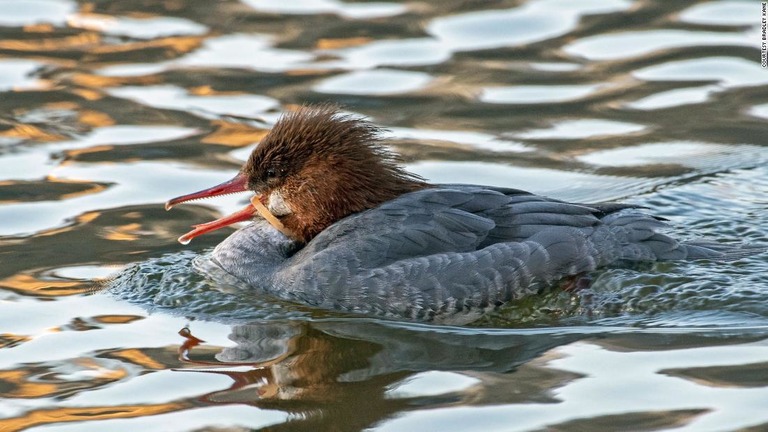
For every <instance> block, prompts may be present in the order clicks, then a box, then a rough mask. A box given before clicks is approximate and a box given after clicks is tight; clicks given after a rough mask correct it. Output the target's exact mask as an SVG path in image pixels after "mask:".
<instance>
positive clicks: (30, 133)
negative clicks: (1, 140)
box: [0, 124, 66, 142]
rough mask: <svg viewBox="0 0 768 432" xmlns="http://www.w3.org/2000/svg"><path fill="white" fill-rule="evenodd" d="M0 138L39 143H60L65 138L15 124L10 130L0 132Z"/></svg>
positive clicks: (35, 127) (36, 128) (26, 125)
mask: <svg viewBox="0 0 768 432" xmlns="http://www.w3.org/2000/svg"><path fill="white" fill-rule="evenodd" d="M0 137H8V138H21V139H28V140H33V141H40V142H51V141H62V140H64V139H66V137H64V136H62V135H59V134H54V133H50V132H46V131H44V130H42V129H40V128H39V127H37V126H32V125H28V124H17V125H15V126H14V127H12V128H11V129H8V130H4V131H2V132H0Z"/></svg>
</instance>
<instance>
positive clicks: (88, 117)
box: [78, 110, 115, 127]
mask: <svg viewBox="0 0 768 432" xmlns="http://www.w3.org/2000/svg"><path fill="white" fill-rule="evenodd" d="M78 119H79V120H80V123H82V124H84V125H88V126H91V127H103V126H112V125H114V124H115V121H114V120H113V119H112V117H110V116H109V115H108V114H106V113H103V112H99V111H91V110H83V111H80V114H79V118H78Z"/></svg>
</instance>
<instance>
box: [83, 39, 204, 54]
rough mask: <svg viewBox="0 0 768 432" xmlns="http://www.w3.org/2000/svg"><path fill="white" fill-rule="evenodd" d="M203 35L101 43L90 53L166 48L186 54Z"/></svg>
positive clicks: (192, 49) (201, 41)
mask: <svg viewBox="0 0 768 432" xmlns="http://www.w3.org/2000/svg"><path fill="white" fill-rule="evenodd" d="M204 40H205V37H201V36H174V37H168V38H163V39H151V40H146V41H140V42H129V43H125V44H122V45H101V46H97V47H94V48H93V49H92V50H91V51H90V53H91V54H114V53H125V52H131V51H137V52H140V51H145V50H147V49H158V48H162V49H166V50H170V51H174V52H175V53H176V54H186V53H188V52H190V51H194V50H196V49H198V48H199V47H200V45H202V43H203V41H204Z"/></svg>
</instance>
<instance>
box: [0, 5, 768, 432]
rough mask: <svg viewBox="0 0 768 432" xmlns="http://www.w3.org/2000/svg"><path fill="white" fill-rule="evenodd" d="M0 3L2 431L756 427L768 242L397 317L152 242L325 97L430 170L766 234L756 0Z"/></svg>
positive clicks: (718, 230) (226, 201) (184, 224)
mask: <svg viewBox="0 0 768 432" xmlns="http://www.w3.org/2000/svg"><path fill="white" fill-rule="evenodd" d="M1 3H2V7H3V13H2V14H0V93H2V95H1V96H2V97H0V204H2V205H0V221H2V224H0V430H2V431H21V430H25V431H26V430H30V431H37V430H40V431H43V430H44V431H47V432H50V431H78V432H80V431H102V430H140V429H144V430H147V431H150V430H151V431H169V430H170V431H190V430H216V428H228V429H226V430H260V429H267V428H268V429H270V430H349V431H354V430H363V429H371V430H381V431H402V430H483V431H488V430H626V429H631V430H659V429H675V430H691V431H694V430H695V431H698V430H734V429H740V428H748V427H752V428H754V430H762V429H765V428H766V427H768V426H767V425H768V416H767V415H766V411H765V409H764V407H765V405H766V403H768V390H766V388H768V383H767V382H766V378H765V374H764V372H763V370H764V369H765V365H766V363H768V352H766V349H765V347H766V340H768V339H766V337H768V331H767V330H766V329H768V322H767V320H768V306H766V305H768V276H767V275H768V258H767V257H766V256H765V255H761V256H755V257H750V258H745V259H742V260H739V261H737V262H734V263H730V264H727V265H724V264H719V263H708V262H696V263H661V264H657V265H653V266H642V267H638V268H631V269H618V268H615V269H605V270H602V271H599V272H596V273H595V274H593V275H592V286H591V287H590V288H589V289H586V290H582V291H580V292H577V293H571V292H563V291H561V290H558V289H557V288H553V289H552V290H551V291H549V292H546V293H544V294H543V295H542V296H540V297H538V298H535V299H529V300H527V301H525V302H521V303H518V304H513V305H510V306H508V307H506V308H504V309H502V310H500V311H498V312H497V313H495V314H493V315H491V316H488V317H487V318H486V319H485V320H483V321H482V322H480V323H477V324H476V325H475V326H473V327H471V328H446V327H432V326H419V325H405V324H400V323H395V322H378V321H372V320H368V319H365V318H359V317H339V316H337V315H333V314H328V313H326V312H322V311H315V310H311V309H308V308H305V307H302V306H300V305H291V304H283V303H278V302H274V301H270V300H269V299H262V298H256V297H255V296H253V295H252V294H251V293H247V292H246V293H244V292H242V291H238V290H235V289H232V287H231V286H228V285H227V284H226V283H225V282H224V281H219V282H218V283H213V282H212V281H211V280H210V279H206V278H205V277H203V276H201V274H200V273H198V272H195V271H193V270H192V269H193V267H194V266H195V265H198V264H197V262H196V260H195V257H196V256H198V255H199V254H200V253H201V252H203V251H204V250H206V249H208V248H210V247H212V246H213V245H215V244H217V243H218V242H219V241H221V240H222V239H223V238H224V236H226V235H227V231H226V230H224V231H222V232H220V233H219V232H217V233H213V234H211V235H209V236H205V237H201V238H200V239H199V241H196V244H195V245H194V246H192V247H191V248H185V247H182V246H180V245H178V244H177V243H176V241H175V239H176V238H177V237H178V235H179V234H180V233H183V232H186V231H187V228H188V226H189V225H191V224H193V223H196V222H198V221H200V220H210V219H213V218H215V217H216V216H217V215H220V214H222V213H228V212H231V211H233V210H235V209H237V208H239V207H240V206H241V205H242V202H241V200H242V199H243V198H241V197H237V196H230V197H224V198H222V199H219V200H215V201H208V202H205V203H202V204H191V205H187V206H183V207H179V208H178V209H177V210H175V211H174V212H173V213H166V212H165V211H164V210H163V208H162V203H163V202H164V201H165V200H166V199H167V198H168V197H171V196H176V195H179V194H181V193H183V192H186V191H189V190H195V189H200V188H203V187H205V186H208V185H210V184H215V183H217V182H220V181H223V180H226V179H228V178H230V177H231V175H232V173H233V172H234V171H235V170H237V169H238V167H239V166H240V164H241V163H242V161H243V160H244V159H245V157H246V156H247V155H248V153H249V152H250V150H251V149H252V146H253V145H254V143H256V142H258V140H259V139H261V137H263V136H264V134H265V133H266V132H267V131H268V129H269V127H270V125H271V124H273V123H274V121H276V119H277V118H278V116H279V115H280V113H281V112H282V111H284V110H286V109H291V108H292V107H295V106H297V105H299V104H302V103H318V102H327V101H330V102H335V103H338V104H341V105H344V106H345V107H346V108H347V109H348V110H350V111H352V112H356V113H360V114H364V115H367V116H370V117H372V118H373V120H374V121H375V122H377V123H379V124H381V125H382V126H385V127H387V128H389V129H391V134H390V137H391V141H390V142H391V144H392V146H393V147H394V148H395V149H396V150H397V151H398V152H399V153H401V154H402V155H403V158H404V160H405V163H406V165H407V166H408V167H409V169H412V170H413V171H415V172H417V173H419V174H421V175H423V176H425V177H427V178H429V179H430V180H433V181H436V182H467V183H483V184H495V185H504V186H510V187H518V188H523V189H529V190H533V191H535V192H539V193H545V194H548V195H551V196H554V197H557V198H563V199H569V200H573V201H583V202H588V201H602V200H612V199H621V200H624V201H630V202H633V203H637V204H642V205H644V206H647V207H649V208H650V209H651V210H652V211H653V212H654V213H656V214H660V215H662V216H664V217H667V218H669V219H671V221H672V223H673V225H674V226H675V228H674V230H675V234H676V235H678V236H680V237H685V238H697V237H708V238H711V239H717V240H721V241H750V242H755V243H760V242H766V231H765V227H766V226H768V213H767V212H766V211H765V209H766V208H767V207H768V199H767V198H766V197H767V196H768V169H766V166H767V164H766V163H767V162H768V151H766V150H765V136H766V135H767V134H766V132H767V131H768V128H766V119H767V118H768V108H767V107H768V102H766V96H765V95H766V86H768V71H766V70H765V69H763V68H761V67H760V64H759V61H758V59H759V54H760V53H759V50H758V49H757V47H758V46H759V45H758V40H759V38H760V27H759V3H756V2H752V1H748V0H746V1H737V0H724V1H689V2H668V1H663V0H653V1H630V0H610V1H606V0H600V1H597V0H595V1H591V0H590V1H581V2H570V1H566V0H527V1H497V2H466V1H459V0H447V1H441V2H412V1H390V2H385V1H382V2H368V1H365V2H363V1H352V0H348V1H339V0H301V1H277V0H264V1H261V0H259V1H252V0H240V1H237V0H232V1H227V2H191V1H187V0H174V1H166V2H110V1H104V2H96V3H86V2H80V1H70V0H23V1H21V0H5V1H3V2H1ZM116 271H122V273H120V275H121V276H120V277H119V278H118V279H117V280H116V282H118V285H117V286H118V287H119V290H118V291H119V292H118V294H119V295H117V296H110V295H107V294H104V293H97V294H95V295H93V294H92V293H93V292H94V290H95V288H98V287H99V286H103V285H105V283H104V282H103V281H104V280H105V278H108V277H109V275H111V274H113V273H114V272H116ZM121 281H122V282H123V283H122V284H119V282H121ZM114 282H115V281H113V284H114ZM113 286H114V285H113ZM187 325H188V329H189V330H188V331H189V332H191V335H194V337H196V338H199V340H202V341H205V342H199V343H198V342H194V340H193V339H190V338H192V337H193V336H190V334H188V333H184V334H185V335H186V338H185V337H183V336H179V335H178V334H177V331H178V329H179V328H183V327H185V326H187ZM190 341H193V342H190Z"/></svg>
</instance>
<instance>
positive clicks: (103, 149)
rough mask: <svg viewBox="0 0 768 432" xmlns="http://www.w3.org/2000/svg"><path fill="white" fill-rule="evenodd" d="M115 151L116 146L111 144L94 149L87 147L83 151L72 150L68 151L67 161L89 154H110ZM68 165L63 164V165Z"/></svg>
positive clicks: (93, 147) (94, 147)
mask: <svg viewBox="0 0 768 432" xmlns="http://www.w3.org/2000/svg"><path fill="white" fill-rule="evenodd" d="M114 149H115V146H113V145H109V144H102V145H96V146H92V147H86V148H82V149H71V150H67V151H66V155H67V159H74V158H76V157H78V156H80V155H84V154H89V153H101V152H108V151H112V150H114ZM64 164H66V161H65V163H62V165H64Z"/></svg>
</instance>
